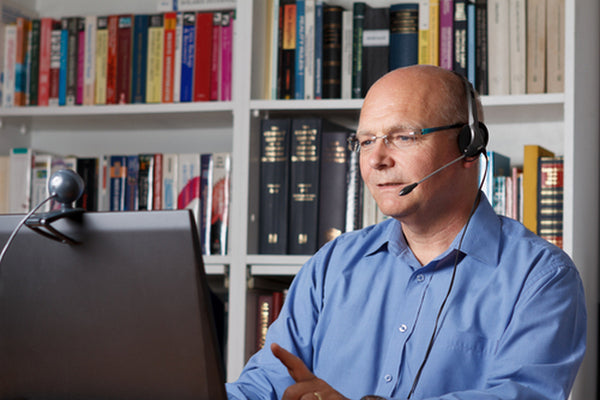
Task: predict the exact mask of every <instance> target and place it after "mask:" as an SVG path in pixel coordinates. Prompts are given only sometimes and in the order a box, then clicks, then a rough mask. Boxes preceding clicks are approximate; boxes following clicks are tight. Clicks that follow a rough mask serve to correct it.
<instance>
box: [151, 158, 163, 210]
mask: <svg viewBox="0 0 600 400" xmlns="http://www.w3.org/2000/svg"><path fill="white" fill-rule="evenodd" d="M153 178H154V179H153V181H152V182H153V183H152V196H153V199H152V209H153V210H161V209H162V198H163V194H162V192H163V155H162V153H156V154H154V177H153Z"/></svg>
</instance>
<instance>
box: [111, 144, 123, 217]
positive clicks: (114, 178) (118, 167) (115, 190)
mask: <svg viewBox="0 0 600 400" xmlns="http://www.w3.org/2000/svg"><path fill="white" fill-rule="evenodd" d="M109 168H110V175H109V189H108V190H109V198H110V208H109V210H110V211H123V210H125V190H126V189H125V188H126V187H127V156H119V155H112V156H110V159H109Z"/></svg>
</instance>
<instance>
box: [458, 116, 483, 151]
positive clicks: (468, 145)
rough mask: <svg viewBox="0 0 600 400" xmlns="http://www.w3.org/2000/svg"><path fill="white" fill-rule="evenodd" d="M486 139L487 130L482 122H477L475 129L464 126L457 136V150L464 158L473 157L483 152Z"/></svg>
mask: <svg viewBox="0 0 600 400" xmlns="http://www.w3.org/2000/svg"><path fill="white" fill-rule="evenodd" d="M488 139H489V133H488V129H487V127H486V126H485V124H484V123H483V122H479V123H478V124H477V128H475V127H474V126H471V125H466V126H464V127H463V128H461V130H460V133H459V134H458V148H459V150H460V152H461V154H464V155H465V157H475V156H476V155H478V154H479V153H481V152H484V151H485V148H486V146H487V143H488Z"/></svg>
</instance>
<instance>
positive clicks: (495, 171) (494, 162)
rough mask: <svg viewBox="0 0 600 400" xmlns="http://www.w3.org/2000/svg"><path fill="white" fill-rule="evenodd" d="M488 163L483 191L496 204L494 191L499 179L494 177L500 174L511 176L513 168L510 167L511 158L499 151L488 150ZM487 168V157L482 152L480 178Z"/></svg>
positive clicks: (493, 204)
mask: <svg viewBox="0 0 600 400" xmlns="http://www.w3.org/2000/svg"><path fill="white" fill-rule="evenodd" d="M487 157H488V160H489V161H488V163H487V173H486V175H485V182H484V183H483V187H482V189H481V190H482V191H483V193H484V194H485V195H486V197H487V198H488V200H489V201H490V203H491V204H492V206H495V202H494V193H495V192H496V185H495V183H497V182H498V180H496V179H494V178H496V177H499V176H510V175H511V174H512V170H511V168H510V158H509V157H508V156H505V155H503V154H500V153H498V152H495V151H492V150H488V151H487ZM485 168H486V162H485V157H484V155H483V154H482V155H481V158H480V159H479V179H480V180H481V179H483V176H484V173H485V172H486V171H485Z"/></svg>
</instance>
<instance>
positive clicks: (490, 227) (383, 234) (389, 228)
mask: <svg viewBox="0 0 600 400" xmlns="http://www.w3.org/2000/svg"><path fill="white" fill-rule="evenodd" d="M464 229H465V228H464V227H463V229H462V230H461V231H460V232H459V233H458V235H456V237H455V238H454V240H453V242H452V244H451V245H450V247H449V249H458V245H459V242H460V237H461V235H462V233H463V230H464ZM501 229H502V222H501V220H500V218H499V217H498V215H496V213H495V212H494V209H493V208H492V206H491V204H490V202H489V201H488V199H487V197H486V196H485V194H483V193H481V200H480V202H479V205H478V206H477V209H476V210H475V213H474V214H473V216H472V217H471V221H469V225H468V226H467V232H466V234H465V238H464V239H463V242H462V245H461V248H460V250H461V252H462V253H465V254H467V255H469V256H471V257H473V258H475V259H477V260H479V261H481V262H482V263H484V264H488V265H491V266H494V265H497V264H498V249H499V247H500V233H501ZM371 233H372V234H373V235H372V236H373V237H374V240H372V241H371V245H370V246H369V249H368V251H367V252H366V255H372V254H374V253H376V252H378V251H380V250H384V249H387V250H388V251H394V250H395V249H397V251H398V254H401V253H403V252H405V251H410V249H409V248H408V245H407V243H406V240H405V238H404V234H403V233H402V225H401V224H400V222H398V221H396V220H395V219H393V218H388V219H387V220H385V221H383V222H381V223H379V224H377V225H375V226H374V227H373V228H372V232H371ZM448 251H449V250H447V251H445V252H444V253H443V254H441V255H440V257H444V256H446V255H447V253H448ZM440 257H437V258H440ZM437 258H436V259H437Z"/></svg>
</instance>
